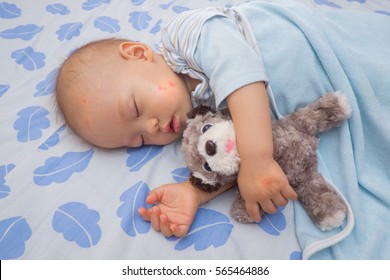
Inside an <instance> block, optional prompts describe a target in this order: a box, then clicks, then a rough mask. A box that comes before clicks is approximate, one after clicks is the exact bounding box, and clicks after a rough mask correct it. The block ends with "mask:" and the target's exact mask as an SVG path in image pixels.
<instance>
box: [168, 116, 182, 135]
mask: <svg viewBox="0 0 390 280" xmlns="http://www.w3.org/2000/svg"><path fill="white" fill-rule="evenodd" d="M164 132H165V133H179V132H180V121H179V120H178V119H177V118H176V117H175V116H173V117H172V119H171V121H170V122H169V123H168V124H167V125H166V126H165V129H164Z"/></svg>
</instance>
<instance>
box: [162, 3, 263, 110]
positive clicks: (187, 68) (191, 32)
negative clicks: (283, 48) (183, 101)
mask: <svg viewBox="0 0 390 280" xmlns="http://www.w3.org/2000/svg"><path fill="white" fill-rule="evenodd" d="M161 35H162V42H161V48H160V52H161V54H162V55H163V57H164V58H165V60H166V62H167V63H168V65H169V66H170V67H171V68H172V69H173V71H175V72H177V73H182V74H187V75H189V76H190V77H192V78H194V79H198V80H200V81H201V82H202V83H201V84H199V85H198V86H197V88H196V89H195V90H194V92H192V100H193V105H194V106H197V105H199V104H206V105H209V106H212V107H215V108H218V109H221V108H224V107H226V106H227V104H226V97H227V96H228V95H229V94H231V93H232V92H234V91H235V90H237V89H239V88H240V87H242V86H245V85H247V84H250V83H253V82H257V81H264V82H268V80H267V77H266V74H265V70H264V66H263V61H262V57H261V55H260V51H259V49H258V48H257V43H256V40H255V39H254V36H253V32H252V29H251V27H250V25H249V23H248V22H247V19H246V18H245V16H244V15H243V14H242V13H241V12H240V11H239V8H238V7H235V8H229V9H227V8H214V7H213V8H206V9H200V10H193V11H187V12H184V13H181V14H180V15H178V16H177V17H176V18H174V19H173V20H172V21H171V22H170V23H168V24H167V25H166V26H165V27H164V28H163V29H162V32H161Z"/></svg>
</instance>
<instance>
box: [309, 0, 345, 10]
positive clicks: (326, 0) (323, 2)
mask: <svg viewBox="0 0 390 280" xmlns="http://www.w3.org/2000/svg"><path fill="white" fill-rule="evenodd" d="M314 3H316V4H318V5H326V6H329V7H332V8H340V9H341V8H342V7H341V6H340V5H337V4H336V3H334V2H332V1H329V0H314Z"/></svg>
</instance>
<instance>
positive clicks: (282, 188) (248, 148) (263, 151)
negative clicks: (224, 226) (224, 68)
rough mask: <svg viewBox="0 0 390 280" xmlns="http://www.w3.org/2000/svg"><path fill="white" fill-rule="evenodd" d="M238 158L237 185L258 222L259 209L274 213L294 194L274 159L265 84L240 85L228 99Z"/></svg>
mask: <svg viewBox="0 0 390 280" xmlns="http://www.w3.org/2000/svg"><path fill="white" fill-rule="evenodd" d="M227 101H228V106H229V110H230V113H231V115H232V119H233V122H234V126H235V130H236V135H237V148H238V153H239V155H240V158H241V164H240V170H239V173H238V186H239V189H240V193H241V196H242V197H243V198H244V200H245V205H246V210H247V212H248V214H249V215H250V217H251V218H252V219H253V220H255V221H260V219H261V216H260V208H262V209H263V210H264V211H265V212H268V213H274V212H275V211H276V210H277V208H276V207H277V206H283V205H286V204H287V203H288V200H289V199H296V198H297V195H296V193H295V192H294V190H293V189H292V188H291V186H290V185H289V183H288V180H287V177H286V175H285V174H284V172H283V171H282V169H281V168H280V166H279V164H278V163H277V162H276V161H275V160H274V159H273V142H272V124H271V116H270V110H269V105H268V100H267V94H266V89H265V85H264V83H261V82H257V83H252V84H249V85H247V86H244V87H241V88H239V89H238V90H236V91H234V92H233V93H232V94H230V95H229V97H228V98H227Z"/></svg>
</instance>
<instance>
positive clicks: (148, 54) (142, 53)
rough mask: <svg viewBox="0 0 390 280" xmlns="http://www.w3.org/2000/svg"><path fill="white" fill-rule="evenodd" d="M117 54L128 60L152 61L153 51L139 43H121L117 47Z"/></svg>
mask: <svg viewBox="0 0 390 280" xmlns="http://www.w3.org/2000/svg"><path fill="white" fill-rule="evenodd" d="M119 53H120V54H121V56H122V57H123V58H124V59H126V60H128V59H142V60H145V61H151V60H153V50H152V49H151V48H150V47H149V46H148V45H146V44H143V43H140V42H123V43H121V44H120V45H119Z"/></svg>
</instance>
